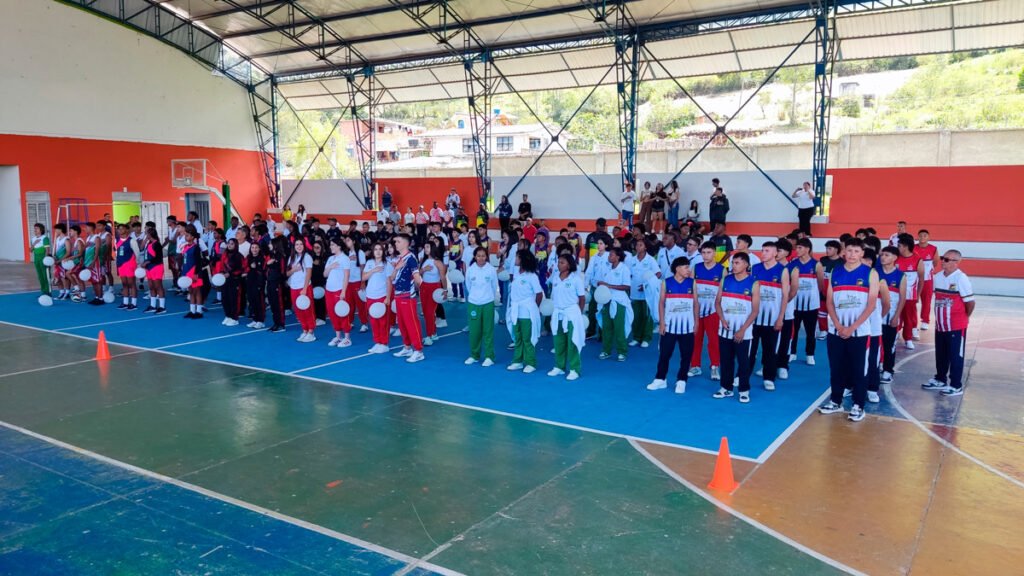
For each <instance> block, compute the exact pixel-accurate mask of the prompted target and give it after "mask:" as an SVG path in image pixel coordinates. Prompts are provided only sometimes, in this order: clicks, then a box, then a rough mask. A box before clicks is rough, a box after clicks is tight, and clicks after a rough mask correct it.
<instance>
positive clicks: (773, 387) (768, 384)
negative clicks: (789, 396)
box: [764, 380, 775, 392]
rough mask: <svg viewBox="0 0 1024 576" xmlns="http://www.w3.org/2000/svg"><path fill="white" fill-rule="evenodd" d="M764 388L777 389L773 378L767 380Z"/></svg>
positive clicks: (771, 390) (770, 390)
mask: <svg viewBox="0 0 1024 576" xmlns="http://www.w3.org/2000/svg"><path fill="white" fill-rule="evenodd" d="M764 389H765V390H768V391H769V392H773V391H774V390H775V382H772V381H771V380H765V381H764Z"/></svg>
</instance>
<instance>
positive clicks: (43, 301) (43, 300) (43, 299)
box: [37, 294, 53, 306]
mask: <svg viewBox="0 0 1024 576" xmlns="http://www.w3.org/2000/svg"><path fill="white" fill-rule="evenodd" d="M37 300H38V302H39V305H40V306H53V297H51V296H50V295H49V294H43V295H42V296H40V297H39V298H38V299H37Z"/></svg>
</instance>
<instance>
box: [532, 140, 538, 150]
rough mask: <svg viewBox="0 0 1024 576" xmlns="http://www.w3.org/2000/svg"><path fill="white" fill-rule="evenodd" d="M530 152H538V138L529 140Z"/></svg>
mask: <svg viewBox="0 0 1024 576" xmlns="http://www.w3.org/2000/svg"><path fill="white" fill-rule="evenodd" d="M530 150H540V138H530Z"/></svg>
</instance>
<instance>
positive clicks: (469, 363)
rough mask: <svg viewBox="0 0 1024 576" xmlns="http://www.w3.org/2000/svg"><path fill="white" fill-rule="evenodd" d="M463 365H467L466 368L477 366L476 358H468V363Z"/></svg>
mask: <svg viewBox="0 0 1024 576" xmlns="http://www.w3.org/2000/svg"><path fill="white" fill-rule="evenodd" d="M463 364H465V365H466V366H471V365H473V364H476V358H473V357H472V356H470V357H469V358H466V361H465V362H463Z"/></svg>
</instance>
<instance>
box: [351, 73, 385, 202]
mask: <svg viewBox="0 0 1024 576" xmlns="http://www.w3.org/2000/svg"><path fill="white" fill-rule="evenodd" d="M347 80H348V94H349V101H348V108H349V110H348V111H349V113H350V114H351V117H352V128H353V134H354V136H355V141H354V142H353V143H352V144H353V146H352V148H353V150H354V151H355V153H356V159H357V160H358V162H359V177H360V182H362V187H363V190H362V191H363V206H364V207H365V208H366V209H367V210H370V209H372V208H373V205H374V202H373V195H374V192H375V191H376V184H375V183H376V180H377V122H376V118H377V114H376V111H377V104H378V103H379V102H380V97H381V94H382V92H381V91H380V90H379V88H378V86H377V78H376V76H374V74H373V69H372V68H367V69H366V70H364V71H363V73H362V74H360V75H358V76H356V75H351V76H349V77H348V78H347Z"/></svg>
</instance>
